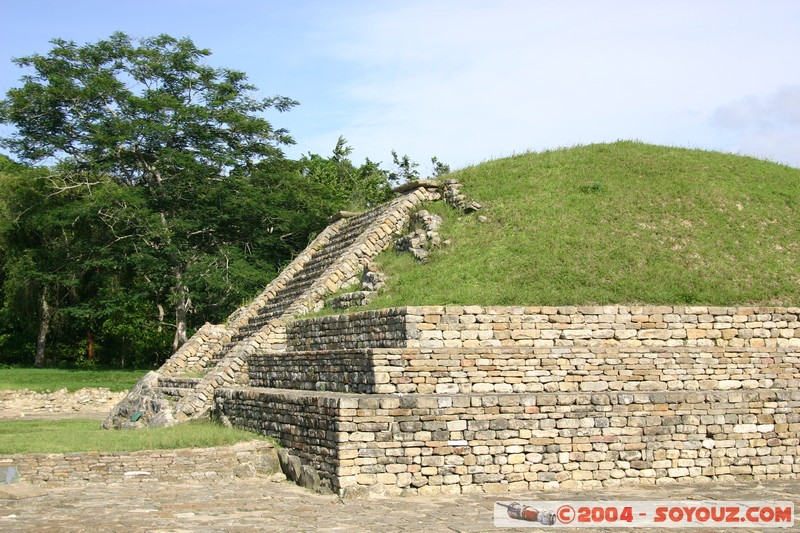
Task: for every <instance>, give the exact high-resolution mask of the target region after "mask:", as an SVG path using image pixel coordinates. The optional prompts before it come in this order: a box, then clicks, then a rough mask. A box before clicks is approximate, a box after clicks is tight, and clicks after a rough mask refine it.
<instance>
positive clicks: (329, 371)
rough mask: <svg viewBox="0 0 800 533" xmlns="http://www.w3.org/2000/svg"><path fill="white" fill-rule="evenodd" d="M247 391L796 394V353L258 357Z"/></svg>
mask: <svg viewBox="0 0 800 533" xmlns="http://www.w3.org/2000/svg"><path fill="white" fill-rule="evenodd" d="M250 380H251V385H252V386H255V387H272V388H285V389H299V390H321V391H337V392H360V393H407V394H414V393H418V394H431V393H436V394H456V393H471V392H478V393H486V392H503V393H508V392H519V393H526V392H527V393H530V392H602V391H606V390H610V391H667V390H670V391H673V390H691V391H696V390H712V391H713V390H736V389H756V388H777V389H789V390H798V389H800V350H798V351H794V349H792V350H789V349H785V348H775V349H774V350H772V351H766V350H765V349H764V348H718V347H708V348H700V347H696V346H695V347H687V346H681V347H670V348H668V347H659V346H653V347H620V346H612V347H572V348H531V347H486V348H406V349H400V348H395V349H377V348H376V349H361V350H358V349H351V350H334V351H320V352H266V353H261V354H258V355H253V356H252V357H251V358H250Z"/></svg>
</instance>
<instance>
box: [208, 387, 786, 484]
mask: <svg viewBox="0 0 800 533" xmlns="http://www.w3.org/2000/svg"><path fill="white" fill-rule="evenodd" d="M217 402H218V405H217V407H218V410H219V412H220V413H224V415H225V416H227V417H228V418H229V419H230V420H231V421H232V422H233V423H234V425H236V426H239V427H246V428H248V429H254V430H259V431H262V432H266V433H267V434H273V435H275V436H276V437H279V438H280V439H281V444H283V445H284V446H286V447H287V448H291V449H293V450H294V453H297V454H299V455H300V456H301V457H302V458H303V459H304V461H305V462H307V463H309V464H312V465H314V466H315V467H316V468H317V469H318V470H319V471H320V474H321V475H322V476H323V477H326V478H327V479H329V480H330V482H331V484H332V486H333V488H334V489H335V490H338V491H339V492H340V493H342V494H347V493H348V492H351V491H355V492H358V491H360V490H363V489H367V488H370V487H372V488H374V487H380V488H381V490H382V491H383V492H388V493H395V494H401V493H402V494H439V493H447V494H457V493H460V492H473V491H477V492H480V491H486V492H491V491H507V490H515V491H525V490H541V489H547V488H559V487H561V488H584V489H587V488H599V487H604V486H614V485H619V484H621V483H630V482H640V483H646V484H664V483H676V482H702V481H709V480H724V481H732V480H734V479H735V478H736V476H740V475H741V476H748V477H752V478H755V479H777V478H796V477H798V476H800V459H798V457H800V439H799V438H798V435H800V391H796V390H795V391H785V390H762V389H756V390H743V391H714V392H711V391H698V392H632V393H626V392H619V393H617V392H614V393H612V392H602V393H594V394H575V393H561V394H545V393H540V394H483V395H480V394H460V395H357V394H336V393H311V392H299V391H297V392H290V391H279V390H274V389H249V390H235V389H220V390H218V396H217ZM334 474H335V475H334Z"/></svg>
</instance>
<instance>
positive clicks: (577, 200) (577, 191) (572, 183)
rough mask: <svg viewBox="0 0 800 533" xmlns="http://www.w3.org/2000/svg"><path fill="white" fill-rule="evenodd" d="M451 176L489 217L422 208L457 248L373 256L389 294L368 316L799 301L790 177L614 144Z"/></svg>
mask: <svg viewBox="0 0 800 533" xmlns="http://www.w3.org/2000/svg"><path fill="white" fill-rule="evenodd" d="M452 177H454V178H456V179H459V180H461V182H462V183H463V184H464V191H463V192H464V193H466V194H467V195H468V196H469V197H471V198H473V199H476V200H478V201H480V202H481V203H483V204H484V206H485V209H484V210H483V211H482V212H479V213H476V214H471V215H466V216H465V215H462V214H460V213H458V212H456V211H455V210H452V209H449V208H447V207H443V206H436V207H433V208H431V209H435V210H436V211H438V212H440V213H441V214H442V215H443V216H444V218H445V221H444V224H443V227H442V237H443V238H444V239H451V240H452V242H453V244H452V245H451V246H450V247H448V248H445V249H442V250H440V251H438V252H436V253H434V254H433V256H432V259H431V261H430V262H429V263H428V264H426V265H419V264H417V263H415V262H414V260H413V259H412V258H411V257H410V256H409V255H407V254H403V255H398V254H396V253H395V252H393V251H389V252H385V253H384V254H382V255H381V257H380V259H379V261H380V264H381V266H382V268H383V269H384V271H385V272H387V273H388V274H389V281H388V286H387V290H386V291H385V292H384V293H383V294H382V295H381V296H380V297H379V298H377V299H376V300H375V301H374V302H373V303H372V304H371V305H370V308H378V307H392V306H400V305H440V304H478V305H481V304H482V305H575V304H636V303H649V304H696V305H700V304H709V305H710V304H716V305H735V304H741V305H746V304H761V305H798V304H799V303H800V274H798V271H797V268H796V266H797V264H800V170H798V169H794V168H790V167H787V166H783V165H778V164H774V163H769V162H765V161H761V160H757V159H753V158H749V157H740V156H735V155H730V154H722V153H717V152H707V151H700V150H688V149H680V148H669V147H661V146H652V145H646V144H642V143H636V142H617V143H613V144H599V145H590V146H583V147H577V148H571V149H562V150H555V151H550V152H544V153H538V154H534V153H530V154H523V155H518V156H514V157H510V158H506V159H500V160H495V161H490V162H487V163H483V164H481V165H477V166H475V167H471V168H467V169H464V170H460V171H458V172H456V173H454V174H453V175H452ZM481 214H482V215H484V216H486V217H487V218H488V220H487V221H486V222H479V221H478V215H481Z"/></svg>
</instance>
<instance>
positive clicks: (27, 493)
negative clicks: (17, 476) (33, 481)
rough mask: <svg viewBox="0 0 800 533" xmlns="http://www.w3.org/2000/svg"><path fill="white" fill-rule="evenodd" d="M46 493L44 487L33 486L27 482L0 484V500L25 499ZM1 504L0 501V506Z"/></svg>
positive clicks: (0, 506)
mask: <svg viewBox="0 0 800 533" xmlns="http://www.w3.org/2000/svg"><path fill="white" fill-rule="evenodd" d="M46 494H47V490H46V489H43V488H42V487H35V486H33V485H29V484H27V483H12V484H10V485H0V500H27V499H29V498H39V497H41V496H45V495H46ZM2 506H3V504H2V503H0V508H2Z"/></svg>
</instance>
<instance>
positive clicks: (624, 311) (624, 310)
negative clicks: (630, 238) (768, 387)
mask: <svg viewBox="0 0 800 533" xmlns="http://www.w3.org/2000/svg"><path fill="white" fill-rule="evenodd" d="M798 316H800V308H797V307H790V308H781V307H700V306H695V307H686V306H647V307H636V306H616V305H614V306H599V307H573V306H567V307H480V306H447V307H440V306H429V307H401V308H392V309H383V310H380V311H367V312H362V313H353V314H348V315H338V316H329V317H321V318H316V319H310V320H300V321H297V322H295V323H293V324H292V325H291V326H290V328H289V330H288V337H289V338H288V339H287V342H288V346H289V349H291V350H334V349H350V348H364V347H382V348H389V347H412V348H413V347H419V348H461V347H464V348H474V347H487V346H532V347H536V348H549V347H573V346H622V347H639V346H666V347H675V346H693V347H694V346H697V347H711V346H717V347H730V348H745V347H746V348H767V349H771V348H800V321H798Z"/></svg>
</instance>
